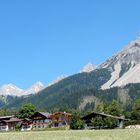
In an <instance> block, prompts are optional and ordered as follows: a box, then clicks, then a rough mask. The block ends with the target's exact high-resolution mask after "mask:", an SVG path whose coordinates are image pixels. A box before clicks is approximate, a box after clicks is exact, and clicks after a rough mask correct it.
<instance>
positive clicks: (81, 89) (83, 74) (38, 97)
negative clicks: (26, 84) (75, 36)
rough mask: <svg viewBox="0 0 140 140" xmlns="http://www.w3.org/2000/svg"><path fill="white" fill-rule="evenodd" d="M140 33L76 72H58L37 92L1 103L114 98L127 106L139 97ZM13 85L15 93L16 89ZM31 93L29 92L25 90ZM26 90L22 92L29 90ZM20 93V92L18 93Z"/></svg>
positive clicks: (61, 103) (82, 104) (83, 102)
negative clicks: (59, 75) (111, 53)
mask: <svg viewBox="0 0 140 140" xmlns="http://www.w3.org/2000/svg"><path fill="white" fill-rule="evenodd" d="M139 73H140V36H138V37H137V38H136V39H135V40H134V41H131V42H130V43H129V44H128V45H126V46H125V47H124V48H123V49H122V50H121V51H119V52H118V53H116V54H115V55H113V56H111V57H110V58H109V59H107V60H106V61H105V62H103V63H102V64H100V65H98V66H95V65H93V64H91V63H89V64H87V65H86V66H85V67H84V68H83V69H82V70H81V71H80V72H79V73H77V74H74V75H71V76H67V77H65V76H61V77H60V79H59V78H58V79H57V80H55V81H54V82H53V83H51V84H50V85H49V86H46V87H45V88H43V89H41V91H39V92H38V94H31V95H30V96H27V97H24V96H21V97H18V98H16V99H15V98H14V99H12V100H11V98H10V102H8V100H7V102H5V103H3V102H2V103H1V106H2V107H3V106H4V107H12V108H18V107H20V105H22V104H23V103H28V102H31V103H33V104H35V105H36V106H37V108H45V109H50V110H52V109H54V108H59V109H65V108H76V109H77V108H80V109H87V108H90V107H92V108H94V107H96V106H97V105H98V104H99V103H101V102H110V101H112V100H113V99H116V100H118V101H119V102H121V103H122V104H124V105H125V106H130V105H131V104H132V102H133V101H134V100H136V99H137V98H139V97H140V75H139ZM20 91H21V90H20V89H17V93H20ZM29 93H33V92H29ZM29 93H28V92H27V93H26V94H25V95H28V94H29ZM22 95H23V94H22Z"/></svg>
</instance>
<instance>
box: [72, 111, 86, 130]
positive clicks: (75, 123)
mask: <svg viewBox="0 0 140 140" xmlns="http://www.w3.org/2000/svg"><path fill="white" fill-rule="evenodd" d="M70 128H71V129H74V130H77V129H83V128H84V122H83V120H81V118H80V113H79V112H74V113H73V114H72V118H71V123H70Z"/></svg>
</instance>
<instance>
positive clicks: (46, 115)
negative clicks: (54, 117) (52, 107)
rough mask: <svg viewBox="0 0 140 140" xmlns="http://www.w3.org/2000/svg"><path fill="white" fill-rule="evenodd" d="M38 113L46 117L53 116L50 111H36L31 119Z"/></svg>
mask: <svg viewBox="0 0 140 140" xmlns="http://www.w3.org/2000/svg"><path fill="white" fill-rule="evenodd" d="M37 114H41V115H42V116H44V117H45V118H49V117H50V116H51V114H50V113H48V112H35V113H34V114H33V115H32V116H31V117H30V118H29V119H32V118H33V117H34V116H35V115H37Z"/></svg>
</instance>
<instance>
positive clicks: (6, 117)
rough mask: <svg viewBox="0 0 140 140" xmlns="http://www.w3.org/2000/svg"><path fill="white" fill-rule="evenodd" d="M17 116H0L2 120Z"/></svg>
mask: <svg viewBox="0 0 140 140" xmlns="http://www.w3.org/2000/svg"><path fill="white" fill-rule="evenodd" d="M14 117H15V115H11V116H0V119H11V118H14Z"/></svg>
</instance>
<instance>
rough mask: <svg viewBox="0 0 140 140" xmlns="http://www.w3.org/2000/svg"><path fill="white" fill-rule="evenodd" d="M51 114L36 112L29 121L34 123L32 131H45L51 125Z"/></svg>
mask: <svg viewBox="0 0 140 140" xmlns="http://www.w3.org/2000/svg"><path fill="white" fill-rule="evenodd" d="M50 116H51V114H50V113H46V112H36V113H34V114H33V115H32V116H31V117H30V118H29V119H30V120H31V122H32V129H33V130H36V129H44V128H46V127H49V125H50V124H51V118H50Z"/></svg>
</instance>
